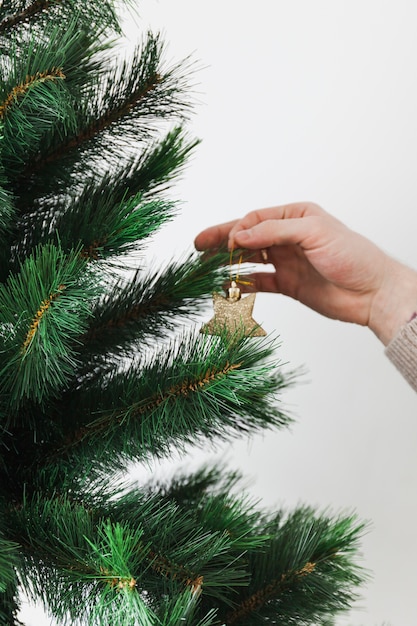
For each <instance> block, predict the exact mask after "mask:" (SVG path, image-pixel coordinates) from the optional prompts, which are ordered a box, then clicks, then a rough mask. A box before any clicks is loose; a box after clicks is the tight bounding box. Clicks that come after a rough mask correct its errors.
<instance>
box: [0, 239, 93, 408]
mask: <svg viewBox="0 0 417 626" xmlns="http://www.w3.org/2000/svg"><path fill="white" fill-rule="evenodd" d="M85 266H86V262H85V261H84V260H83V259H82V257H81V256H80V254H79V251H75V252H73V253H71V254H69V255H65V254H64V253H63V251H62V250H61V249H60V248H59V247H56V246H53V245H51V244H49V245H46V246H44V247H43V248H39V249H37V250H36V251H35V253H34V254H33V255H31V256H30V257H28V258H27V259H26V260H25V262H24V263H23V264H22V266H21V269H20V271H19V273H16V274H12V275H10V277H9V278H8V280H7V282H6V283H5V284H2V285H0V350H1V354H2V357H3V362H2V366H1V368H0V380H1V382H0V394H1V395H2V396H3V398H7V404H8V406H9V409H10V411H11V414H13V413H14V412H15V411H16V408H17V407H19V406H20V405H21V403H22V402H23V401H24V400H32V401H34V402H35V403H37V402H42V401H44V400H45V399H46V398H48V397H51V395H52V396H53V395H55V394H56V393H58V391H59V390H61V389H62V388H63V387H64V386H65V383H66V381H67V380H68V379H69V378H70V376H71V375H72V372H73V369H74V366H75V363H76V361H77V356H76V349H75V343H76V340H77V337H78V336H79V335H81V334H82V333H83V332H84V330H85V328H86V320H87V318H88V316H89V312H90V307H89V305H90V303H91V300H92V298H93V295H97V287H96V286H94V285H93V284H92V280H91V276H88V273H87V272H86V269H85Z"/></svg>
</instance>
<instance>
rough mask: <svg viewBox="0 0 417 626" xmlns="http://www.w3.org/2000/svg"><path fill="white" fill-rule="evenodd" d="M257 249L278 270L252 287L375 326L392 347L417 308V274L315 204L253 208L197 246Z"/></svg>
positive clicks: (256, 258) (203, 236) (256, 257)
mask: <svg viewBox="0 0 417 626" xmlns="http://www.w3.org/2000/svg"><path fill="white" fill-rule="evenodd" d="M226 244H227V245H228V247H229V248H234V247H240V248H245V249H248V250H253V256H251V258H250V260H251V261H253V262H255V263H262V262H265V261H264V258H263V256H262V250H265V251H267V255H268V262H269V263H272V264H273V265H274V267H275V272H255V273H253V274H252V275H251V276H250V280H251V282H252V290H254V291H267V292H276V293H282V294H285V295H287V296H290V297H292V298H295V299H297V300H299V301H300V302H302V303H303V304H305V305H307V306H308V307H310V308H312V309H314V310H315V311H318V312H319V313H322V314H323V315H325V316H327V317H330V318H334V319H338V320H342V321H347V322H354V323H357V324H361V325H364V326H369V328H371V329H372V330H373V331H374V332H375V334H376V335H377V336H378V337H379V338H380V339H381V341H382V342H383V343H384V344H385V345H386V344H387V343H389V341H390V340H391V339H392V338H393V336H394V335H395V334H396V332H397V331H398V330H399V328H400V327H401V326H402V325H403V324H405V323H406V322H407V321H408V320H409V319H410V318H411V316H412V315H413V313H414V311H415V310H416V309H417V272H415V271H414V270H412V269H410V268H408V267H407V266H405V265H403V264H402V263H399V262H398V261H396V260H395V259H393V258H391V257H389V256H388V255H387V254H385V253H384V252H383V251H382V250H381V249H380V248H378V247H377V246H376V245H375V244H374V243H372V242H371V241H369V240H368V239H366V238H365V237H363V236H362V235H360V234H358V233H356V232H354V231H352V230H350V229H349V228H348V227H347V226H345V225H344V224H343V223H342V222H340V221H339V220H337V219H336V218H335V217H333V216H331V215H329V214H328V213H326V211H324V210H323V209H322V208H321V207H319V206H318V205H316V204H313V203H307V202H304V203H294V204H288V205H283V206H277V207H271V208H267V209H261V210H258V211H253V212H251V213H249V214H248V215H246V216H245V217H243V218H241V219H238V220H234V221H232V222H228V223H225V224H220V225H217V226H212V227H211V228H208V229H206V230H204V231H203V232H201V233H200V234H199V235H198V236H197V237H196V239H195V246H196V248H197V249H198V250H209V249H214V248H219V247H222V246H225V245H226Z"/></svg>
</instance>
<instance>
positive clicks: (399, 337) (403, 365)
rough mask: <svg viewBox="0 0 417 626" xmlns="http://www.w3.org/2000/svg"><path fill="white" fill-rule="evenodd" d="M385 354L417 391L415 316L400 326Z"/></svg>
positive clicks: (416, 331) (416, 333)
mask: <svg viewBox="0 0 417 626" xmlns="http://www.w3.org/2000/svg"><path fill="white" fill-rule="evenodd" d="M385 354H386V355H387V357H388V358H389V360H390V361H391V363H393V364H394V365H395V367H396V368H397V369H398V370H399V371H400V372H401V374H402V375H403V376H404V378H405V379H406V380H407V382H409V383H410V385H411V386H412V388H413V389H414V390H415V391H417V318H414V319H412V320H411V321H410V322H408V324H405V325H404V326H402V327H401V328H400V330H399V331H398V333H397V334H396V335H395V337H394V338H393V339H392V340H391V341H390V343H389V344H388V345H387V347H386V348H385Z"/></svg>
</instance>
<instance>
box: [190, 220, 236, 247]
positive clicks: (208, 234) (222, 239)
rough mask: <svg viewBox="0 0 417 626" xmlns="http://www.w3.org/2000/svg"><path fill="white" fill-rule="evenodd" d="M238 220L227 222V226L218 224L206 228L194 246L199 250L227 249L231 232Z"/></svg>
mask: <svg viewBox="0 0 417 626" xmlns="http://www.w3.org/2000/svg"><path fill="white" fill-rule="evenodd" d="M236 222H237V220H233V221H231V222H226V223H225V224H217V225H216V226H211V227H210V228H206V229H205V230H203V231H202V232H201V233H199V234H198V235H197V237H196V238H195V240H194V245H195V247H196V249H197V250H210V249H211V248H220V247H222V246H224V247H226V245H227V241H228V237H229V232H230V231H231V229H232V228H233V226H234V225H235V224H236Z"/></svg>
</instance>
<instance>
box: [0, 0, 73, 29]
mask: <svg viewBox="0 0 417 626" xmlns="http://www.w3.org/2000/svg"><path fill="white" fill-rule="evenodd" d="M61 2H62V0H54V2H53V3H52V2H51V0H36V2H33V3H32V4H30V5H29V6H27V7H26V9H24V10H23V11H20V12H19V13H16V14H15V15H11V16H10V17H6V19H4V20H3V21H2V22H0V33H2V32H4V31H6V30H8V29H9V28H13V26H16V25H17V24H21V23H22V22H25V21H26V20H28V19H29V18H30V17H33V16H34V15H36V14H37V13H41V12H42V11H44V10H45V9H48V8H49V6H50V5H51V4H59V3H61Z"/></svg>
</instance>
